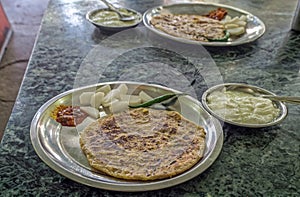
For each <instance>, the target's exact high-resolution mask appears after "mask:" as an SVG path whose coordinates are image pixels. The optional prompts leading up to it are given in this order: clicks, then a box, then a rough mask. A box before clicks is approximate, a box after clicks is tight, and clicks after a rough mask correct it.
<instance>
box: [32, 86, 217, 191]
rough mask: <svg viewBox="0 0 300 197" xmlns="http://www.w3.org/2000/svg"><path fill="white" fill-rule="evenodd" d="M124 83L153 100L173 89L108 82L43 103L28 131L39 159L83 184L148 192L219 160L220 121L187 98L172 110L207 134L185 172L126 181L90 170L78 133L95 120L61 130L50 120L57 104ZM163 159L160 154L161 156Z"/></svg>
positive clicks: (196, 101) (180, 181) (91, 119)
mask: <svg viewBox="0 0 300 197" xmlns="http://www.w3.org/2000/svg"><path fill="white" fill-rule="evenodd" d="M121 83H122V84H126V85H127V86H128V88H129V90H131V92H134V91H136V90H138V91H140V90H143V91H145V92H146V93H148V94H149V95H151V96H153V97H155V96H159V95H162V94H166V93H170V92H175V93H176V92H178V91H176V90H173V89H170V88H166V87H163V86H160V85H152V84H145V83H136V82H108V83H99V84H95V85H92V86H87V87H82V88H78V89H73V90H70V91H67V92H64V93H62V94H60V95H58V96H56V97H54V98H52V99H50V100H49V101H48V102H46V103H45V104H44V105H43V106H42V107H41V108H40V109H39V110H38V111H37V113H36V114H35V116H34V118H33V120H32V123H31V129H30V136H31V142H32V144H33V147H34V149H35V151H36V153H37V154H38V155H39V157H40V158H41V159H42V160H43V161H44V162H45V163H46V164H47V165H48V166H50V167H51V168H52V169H54V170H55V171H57V172H58V173H60V174H62V175H64V176H66V177H68V178H70V179H72V180H74V181H76V182H79V183H82V184H85V185H89V186H92V187H96V188H101V189H107V190H115V191H148V190H157V189H162V188H166V187H171V186H174V185H177V184H180V183H182V182H185V181H187V180H189V179H192V178H194V177H195V176H197V175H199V174H200V173H202V172H203V171H205V170H206V169H207V168H208V167H209V166H210V165H212V163H213V162H214V161H215V160H216V158H217V157H218V155H219V153H220V151H221V149H222V145H223V131H222V127H221V125H220V123H219V121H218V120H217V119H215V118H213V117H212V116H211V115H210V114H209V113H208V112H206V111H205V110H204V108H203V107H202V106H201V103H200V102H199V101H198V100H196V99H194V98H192V97H190V96H184V97H180V98H179V100H178V103H179V104H178V105H175V106H174V107H175V109H176V110H177V111H179V112H180V113H181V114H182V115H183V116H185V117H186V118H187V119H189V120H191V121H193V122H195V123H196V124H199V125H202V126H203V127H204V129H205V130H206V132H207V136H206V150H205V154H204V157H203V158H202V159H201V160H200V161H199V162H198V163H197V164H196V165H195V166H194V167H192V168H191V169H189V170H188V171H186V172H184V173H182V174H180V175H177V176H175V177H172V178H168V179H163V180H157V181H126V180H121V179H116V178H113V177H110V176H107V175H104V174H101V173H99V172H95V171H94V170H92V169H91V168H90V166H89V164H88V162H87V159H86V157H85V155H84V154H83V152H82V151H81V148H80V145H79V137H78V132H80V131H81V130H82V129H83V128H84V127H85V126H86V125H87V124H89V122H91V121H93V120H94V119H93V118H91V117H89V118H88V119H87V121H86V122H84V123H82V124H81V125H78V126H77V127H64V126H61V124H59V123H57V122H56V121H55V120H54V119H53V118H52V117H51V113H52V111H53V110H54V109H55V108H56V107H57V106H58V105H61V104H63V105H73V106H75V105H77V104H78V95H79V94H81V93H82V92H87V91H95V90H96V89H97V88H98V87H101V86H104V85H107V84H109V85H110V86H112V87H116V86H117V85H120V84H121ZM162 156H163V155H162Z"/></svg>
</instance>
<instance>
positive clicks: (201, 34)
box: [150, 14, 225, 42]
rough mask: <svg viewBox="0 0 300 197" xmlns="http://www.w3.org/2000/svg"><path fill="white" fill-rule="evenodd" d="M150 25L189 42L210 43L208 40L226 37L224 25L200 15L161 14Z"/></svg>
mask: <svg viewBox="0 0 300 197" xmlns="http://www.w3.org/2000/svg"><path fill="white" fill-rule="evenodd" d="M150 23H151V24H152V25H153V26H154V27H155V28H157V29H159V30H161V31H163V32H165V33H167V34H170V35H172V36H176V37H180V38H185V39H189V40H196V41H203V42H208V41H209V40H208V39H221V38H223V37H224V36H225V28H224V26H223V24H221V23H220V22H219V21H218V20H215V19H211V18H208V17H205V16H200V15H188V14H177V15H175V14H160V15H156V16H154V17H153V18H152V19H151V20H150Z"/></svg>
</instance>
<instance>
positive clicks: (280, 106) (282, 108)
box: [202, 83, 288, 128]
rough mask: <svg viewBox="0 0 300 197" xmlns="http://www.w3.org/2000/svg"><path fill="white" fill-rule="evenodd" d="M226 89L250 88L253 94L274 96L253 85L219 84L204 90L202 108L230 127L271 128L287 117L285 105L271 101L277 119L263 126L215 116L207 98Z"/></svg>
mask: <svg viewBox="0 0 300 197" xmlns="http://www.w3.org/2000/svg"><path fill="white" fill-rule="evenodd" d="M224 88H226V90H228V89H229V90H233V89H238V88H250V89H251V90H253V92H254V93H257V94H264V95H275V94H274V93H272V92H270V91H268V90H265V89H263V88H260V87H257V86H253V85H248V84H241V83H224V84H219V85H216V86H213V87H211V88H209V89H208V90H206V91H205V92H204V93H203V95H202V104H203V107H204V108H205V109H206V110H207V111H208V112H209V113H210V114H211V115H213V116H214V117H216V118H218V119H220V120H222V121H224V122H226V123H229V124H232V125H237V126H242V127H250V128H262V127H268V126H273V125H276V124H278V123H280V122H281V121H283V120H284V118H285V117H286V116H287V114H288V110H287V107H286V105H285V104H284V103H283V102H280V101H273V103H274V104H275V106H276V107H277V108H278V109H279V110H280V113H279V115H278V117H276V118H275V119H274V120H273V121H271V122H268V123H264V124H250V123H240V122H235V121H232V120H230V119H228V118H225V117H223V116H220V115H219V114H217V113H216V112H215V111H213V110H212V109H211V108H210V107H209V105H208V102H207V97H208V96H209V95H210V94H211V93H212V92H214V91H219V90H222V89H224Z"/></svg>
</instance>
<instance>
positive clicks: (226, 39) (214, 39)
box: [206, 30, 230, 42]
mask: <svg viewBox="0 0 300 197" xmlns="http://www.w3.org/2000/svg"><path fill="white" fill-rule="evenodd" d="M229 37H230V33H229V32H228V31H226V30H225V36H224V37H222V38H206V39H207V40H208V41H210V42H227V41H228V39H229Z"/></svg>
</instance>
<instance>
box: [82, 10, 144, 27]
mask: <svg viewBox="0 0 300 197" xmlns="http://www.w3.org/2000/svg"><path fill="white" fill-rule="evenodd" d="M121 9H124V10H126V11H128V12H131V13H133V14H134V15H135V16H136V19H135V20H133V21H128V22H121V24H120V25H106V24H101V23H99V22H97V21H96V20H95V17H96V14H97V13H99V12H105V11H111V10H110V9H109V8H100V9H95V10H91V11H89V12H88V13H87V14H86V19H87V20H88V21H89V22H90V23H92V24H93V25H95V26H96V27H98V28H99V29H100V30H101V31H105V32H118V31H122V30H125V29H129V28H133V27H136V26H137V25H138V24H139V23H140V22H141V21H142V14H141V13H139V12H137V11H135V10H132V9H129V8H120V10H121ZM112 12H113V11H112Z"/></svg>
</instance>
